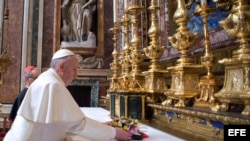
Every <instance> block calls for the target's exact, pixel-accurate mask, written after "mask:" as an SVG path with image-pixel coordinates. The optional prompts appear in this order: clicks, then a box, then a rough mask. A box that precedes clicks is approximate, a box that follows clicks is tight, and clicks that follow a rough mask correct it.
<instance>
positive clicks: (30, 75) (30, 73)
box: [9, 66, 41, 121]
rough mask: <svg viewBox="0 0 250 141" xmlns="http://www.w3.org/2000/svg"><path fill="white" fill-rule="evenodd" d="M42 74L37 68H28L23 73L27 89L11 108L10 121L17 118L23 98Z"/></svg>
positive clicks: (23, 90) (24, 89)
mask: <svg viewBox="0 0 250 141" xmlns="http://www.w3.org/2000/svg"><path fill="white" fill-rule="evenodd" d="M40 74H41V71H40V70H39V69H37V68H36V67H35V66H27V67H26V68H25V69H24V71H23V77H24V80H25V87H24V88H23V89H22V91H21V92H20V93H19V94H18V95H17V97H16V99H15V101H14V103H13V106H12V108H11V111H10V114H9V120H10V121H13V120H14V119H15V117H16V114H17V111H18V109H19V107H20V105H21V103H22V101H23V98H24V96H25V94H26V91H27V90H28V88H29V86H30V85H31V84H32V83H33V82H34V81H35V80H36V78H37V77H38V76H39V75H40Z"/></svg>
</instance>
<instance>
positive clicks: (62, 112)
mask: <svg viewBox="0 0 250 141" xmlns="http://www.w3.org/2000/svg"><path fill="white" fill-rule="evenodd" d="M77 68H78V60H77V58H76V56H75V54H74V53H73V52H71V51H70V50H67V49H60V50H59V51H57V52H56V53H55V54H54V55H53V57H52V60H51V64H50V69H48V70H47V71H45V72H44V73H42V74H41V75H40V76H39V77H38V78H37V79H36V80H35V81H34V82H33V83H32V85H31V86H30V87H29V88H28V91H27V93H26V96H25V98H24V100H23V102H22V105H21V106H20V108H19V110H18V112H17V116H16V118H15V120H14V122H13V124H12V127H11V129H10V130H9V131H8V133H7V135H6V136H5V138H4V141H73V140H77V141H80V140H81V141H86V140H88V141H89V140H90V141H110V140H113V139H114V138H115V139H118V140H130V139H131V135H130V134H129V133H128V132H125V131H123V130H122V129H120V128H113V127H110V126H108V125H105V124H101V123H99V122H97V121H95V120H92V119H89V118H87V117H86V116H85V115H84V114H83V112H82V111H81V110H80V108H79V106H78V105H77V103H76V102H75V101H74V99H73V97H72V96H71V94H70V92H69V91H68V90H67V88H66V86H67V85H69V84H70V83H71V81H72V79H74V78H75V77H76V76H77Z"/></svg>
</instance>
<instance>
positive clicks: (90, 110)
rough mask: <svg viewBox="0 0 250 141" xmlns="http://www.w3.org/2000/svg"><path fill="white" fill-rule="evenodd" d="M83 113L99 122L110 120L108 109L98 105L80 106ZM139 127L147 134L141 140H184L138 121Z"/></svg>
mask: <svg viewBox="0 0 250 141" xmlns="http://www.w3.org/2000/svg"><path fill="white" fill-rule="evenodd" d="M81 110H82V111H83V113H84V114H85V115H86V116H87V117H89V118H91V119H94V120H97V121H99V122H108V121H111V118H110V111H107V110H105V109H103V108H100V107H81ZM139 129H140V130H141V131H142V132H144V133H145V134H147V135H148V136H149V137H148V138H145V139H143V141H184V139H181V138H179V137H176V136H173V135H171V134H168V133H166V132H163V131H160V130H158V129H156V128H153V127H150V126H148V125H145V124H142V123H140V125H139Z"/></svg>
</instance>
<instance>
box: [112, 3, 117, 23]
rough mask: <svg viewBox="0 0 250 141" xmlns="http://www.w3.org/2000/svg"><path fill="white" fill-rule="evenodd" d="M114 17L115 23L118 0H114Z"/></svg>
mask: <svg viewBox="0 0 250 141" xmlns="http://www.w3.org/2000/svg"><path fill="white" fill-rule="evenodd" d="M113 14H114V15H113V18H114V23H115V22H116V21H117V0H113Z"/></svg>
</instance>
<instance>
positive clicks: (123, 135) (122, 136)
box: [115, 128, 132, 141]
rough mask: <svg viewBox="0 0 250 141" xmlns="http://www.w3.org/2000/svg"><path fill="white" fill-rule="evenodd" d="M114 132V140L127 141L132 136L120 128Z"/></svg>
mask: <svg viewBox="0 0 250 141" xmlns="http://www.w3.org/2000/svg"><path fill="white" fill-rule="evenodd" d="M115 132H116V135H115V138H116V139H117V140H122V141H129V140H131V138H132V135H131V134H130V133H129V132H127V131H124V130H123V129H122V128H115Z"/></svg>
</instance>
